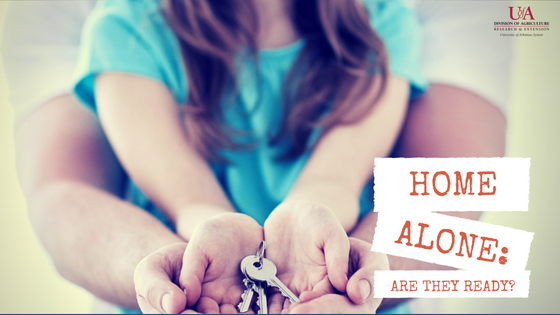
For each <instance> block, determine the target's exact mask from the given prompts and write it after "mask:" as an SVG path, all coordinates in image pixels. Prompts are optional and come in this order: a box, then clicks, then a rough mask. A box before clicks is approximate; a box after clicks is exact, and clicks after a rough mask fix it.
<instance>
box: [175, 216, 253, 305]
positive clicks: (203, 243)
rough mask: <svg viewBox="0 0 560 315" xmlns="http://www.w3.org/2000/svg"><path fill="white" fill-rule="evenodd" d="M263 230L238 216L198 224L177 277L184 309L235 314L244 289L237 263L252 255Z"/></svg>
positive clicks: (251, 221)
mask: <svg viewBox="0 0 560 315" xmlns="http://www.w3.org/2000/svg"><path fill="white" fill-rule="evenodd" d="M262 240H263V229H262V227H261V226H260V225H259V224H258V223H257V222H256V221H255V220H253V219H252V218H251V217H249V216H247V215H244V214H241V213H225V214H220V215H217V216H215V217H213V218H212V219H210V220H207V221H204V222H203V223H201V224H200V225H199V226H198V227H197V228H196V229H195V231H194V234H193V236H192V238H191V239H190V241H189V245H188V246H187V249H186V251H185V254H184V257H183V266H182V269H181V274H180V276H179V284H180V287H181V288H183V289H184V292H185V294H186V307H187V308H188V309H190V308H193V309H194V310H196V311H197V312H201V313H229V314H231V313H237V310H236V306H237V305H238V304H239V303H240V302H241V294H243V291H244V290H245V285H244V284H243V278H244V275H243V273H242V272H241V270H240V269H239V264H240V262H241V260H242V259H243V258H245V256H248V255H255V253H256V251H257V249H258V248H259V245H260V243H261V242H262Z"/></svg>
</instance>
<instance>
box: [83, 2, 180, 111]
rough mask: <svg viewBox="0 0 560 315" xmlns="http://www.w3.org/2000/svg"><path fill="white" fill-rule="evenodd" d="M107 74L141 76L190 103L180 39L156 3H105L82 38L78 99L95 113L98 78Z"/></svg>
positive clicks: (96, 11) (99, 5)
mask: <svg viewBox="0 0 560 315" xmlns="http://www.w3.org/2000/svg"><path fill="white" fill-rule="evenodd" d="M104 72H119V73H127V74H134V75H140V76H144V77H148V78H150V79H153V80H156V81H158V82H160V83H162V84H164V85H165V86H167V87H168V88H169V89H170V91H171V92H172V94H173V96H174V97H175V99H176V101H177V103H178V104H183V103H185V100H186V96H187V95H186V94H187V79H186V76H185V71H184V64H183V61H182V59H181V52H180V49H179V44H178V41H177V38H176V37H175V35H174V34H173V32H172V31H171V29H170V28H169V27H168V26H167V24H166V21H165V18H164V17H163V15H162V14H161V12H160V6H159V1H155V0H107V1H100V2H99V3H98V5H97V6H96V7H95V9H94V11H93V12H92V14H91V15H90V16H89V18H88V20H87V21H86V24H85V26H84V30H83V32H82V44H81V51H80V58H79V60H78V65H77V69H76V74H75V77H76V80H75V82H76V83H75V85H74V90H73V92H74V94H75V95H76V96H77V97H78V99H79V100H80V101H81V102H82V103H84V104H85V105H86V106H88V107H89V108H91V109H92V110H94V111H96V102H95V93H94V92H95V77H96V75H98V74H100V73H104Z"/></svg>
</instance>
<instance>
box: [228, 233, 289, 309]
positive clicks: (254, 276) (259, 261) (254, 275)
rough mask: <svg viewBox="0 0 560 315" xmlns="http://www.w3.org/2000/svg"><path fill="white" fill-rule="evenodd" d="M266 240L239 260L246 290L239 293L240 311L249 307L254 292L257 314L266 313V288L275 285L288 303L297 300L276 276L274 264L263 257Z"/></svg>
mask: <svg viewBox="0 0 560 315" xmlns="http://www.w3.org/2000/svg"><path fill="white" fill-rule="evenodd" d="M265 250H266V242H265V241H262V242H261V245H260V246H259V249H258V250H257V253H256V254H255V255H254V256H247V257H245V258H243V260H242V261H241V266H240V267H241V272H243V274H244V275H245V279H243V284H245V287H246V290H245V291H244V292H243V295H241V303H239V305H238V306H237V308H238V309H239V312H240V313H245V312H247V311H248V310H249V308H250V307H251V303H252V301H253V296H254V294H255V293H256V294H257V295H258V296H257V306H258V307H259V312H258V314H267V313H268V302H267V298H266V288H267V287H268V286H270V287H275V288H278V290H280V293H281V294H282V295H283V296H284V297H285V298H287V299H288V300H290V303H295V302H299V299H298V298H297V296H296V295H295V294H294V293H293V292H292V291H290V289H288V287H287V286H285V285H284V284H283V283H282V281H280V279H278V278H277V277H276V271H277V269H276V265H275V264H274V263H273V262H272V260H270V259H266V258H264V252H265Z"/></svg>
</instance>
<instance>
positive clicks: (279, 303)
mask: <svg viewBox="0 0 560 315" xmlns="http://www.w3.org/2000/svg"><path fill="white" fill-rule="evenodd" d="M285 299H286V298H285V297H283V296H282V294H280V293H279V292H275V293H273V294H272V295H271V296H270V297H269V298H268V312H269V313H270V314H280V312H282V308H283V307H284V300H285Z"/></svg>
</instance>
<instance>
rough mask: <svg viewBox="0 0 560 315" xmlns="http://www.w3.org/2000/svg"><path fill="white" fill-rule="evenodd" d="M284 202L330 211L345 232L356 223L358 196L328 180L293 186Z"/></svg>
mask: <svg viewBox="0 0 560 315" xmlns="http://www.w3.org/2000/svg"><path fill="white" fill-rule="evenodd" d="M284 202H290V203H292V202H308V203H310V204H317V205H322V206H325V207H327V208H329V209H331V210H332V211H333V213H334V215H335V216H336V218H337V219H338V221H339V222H340V224H341V225H342V227H343V228H344V230H345V231H346V232H348V231H351V230H352V229H353V228H354V226H355V225H356V223H357V222H358V215H359V196H356V194H355V193H354V192H352V191H351V190H350V189H347V188H346V187H344V186H342V185H340V184H338V183H336V182H334V181H329V180H324V181H314V182H308V183H305V185H303V184H299V183H298V185H296V186H294V188H293V189H292V190H291V191H290V193H289V194H288V196H287V197H286V198H285V199H284Z"/></svg>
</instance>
